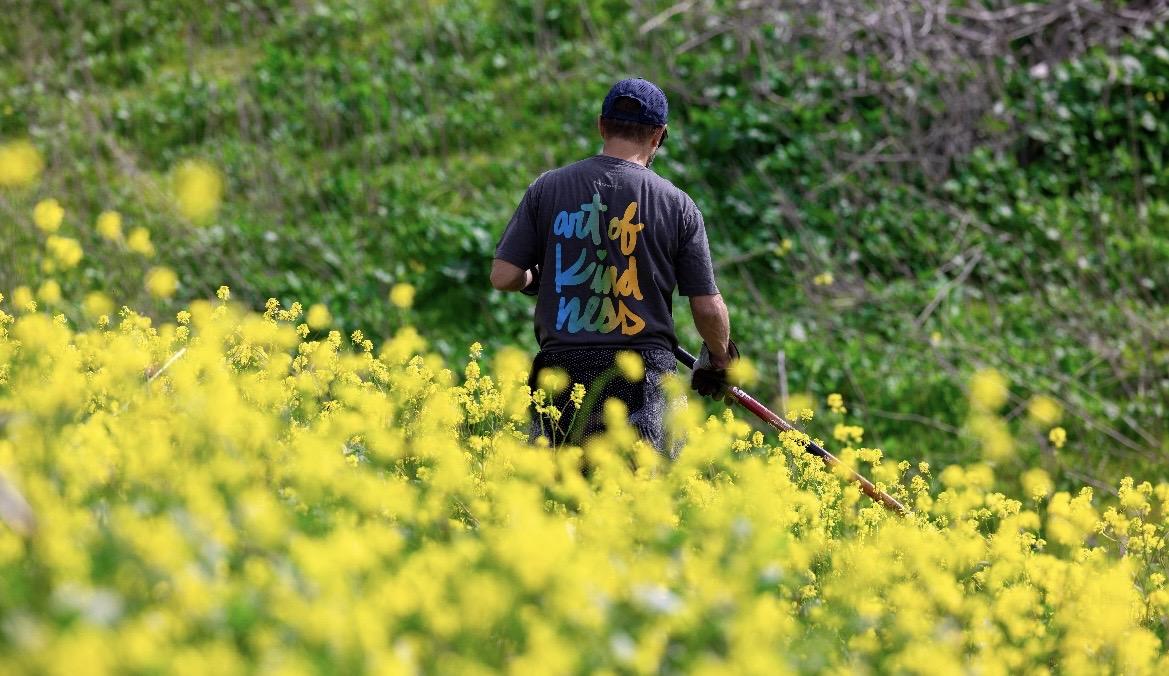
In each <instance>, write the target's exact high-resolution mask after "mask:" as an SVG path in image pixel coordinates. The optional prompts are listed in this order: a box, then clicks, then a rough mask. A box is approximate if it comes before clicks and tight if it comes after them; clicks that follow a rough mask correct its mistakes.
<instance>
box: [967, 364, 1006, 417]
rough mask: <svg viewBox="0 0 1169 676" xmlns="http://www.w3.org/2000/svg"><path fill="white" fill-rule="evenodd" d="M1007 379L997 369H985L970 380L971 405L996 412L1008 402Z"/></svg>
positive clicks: (976, 408) (980, 409)
mask: <svg viewBox="0 0 1169 676" xmlns="http://www.w3.org/2000/svg"><path fill="white" fill-rule="evenodd" d="M1007 395H1008V391H1007V379H1006V378H1004V377H1003V374H1001V373H999V372H998V371H996V370H995V369H983V370H981V371H979V372H977V373H975V374H974V376H973V377H972V378H971V379H970V405H971V406H973V407H974V408H975V410H979V411H994V410H997V409H998V408H999V407H1001V406H1002V405H1003V404H1005V403H1006V402H1007Z"/></svg>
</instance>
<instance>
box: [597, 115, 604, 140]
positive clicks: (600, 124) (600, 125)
mask: <svg viewBox="0 0 1169 676" xmlns="http://www.w3.org/2000/svg"><path fill="white" fill-rule="evenodd" d="M597 133H598V134H600V135H601V140H602V141H603V140H605V121H604V120H602V119H601V116H600V115H598V116H597Z"/></svg>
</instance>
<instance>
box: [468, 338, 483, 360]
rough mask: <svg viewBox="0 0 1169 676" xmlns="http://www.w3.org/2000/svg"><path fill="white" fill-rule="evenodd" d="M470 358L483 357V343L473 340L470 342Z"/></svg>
mask: <svg viewBox="0 0 1169 676" xmlns="http://www.w3.org/2000/svg"><path fill="white" fill-rule="evenodd" d="M470 354H471V359H480V358H482V357H483V343H480V342H479V341H475V342H473V343H471V349H470Z"/></svg>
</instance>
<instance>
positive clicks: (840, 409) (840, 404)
mask: <svg viewBox="0 0 1169 676" xmlns="http://www.w3.org/2000/svg"><path fill="white" fill-rule="evenodd" d="M827 403H828V408H830V409H832V412H833V413H847V412H848V409H847V408H845V407H844V397H842V396H840V394H838V393H836V392H833V393H832V394H830V395H828V400H827Z"/></svg>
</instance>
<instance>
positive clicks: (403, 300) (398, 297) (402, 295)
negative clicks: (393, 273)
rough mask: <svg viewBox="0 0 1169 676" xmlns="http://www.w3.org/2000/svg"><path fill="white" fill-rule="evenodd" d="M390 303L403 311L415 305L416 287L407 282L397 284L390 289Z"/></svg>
mask: <svg viewBox="0 0 1169 676" xmlns="http://www.w3.org/2000/svg"><path fill="white" fill-rule="evenodd" d="M390 302H391V303H393V304H394V305H395V306H397V307H400V308H402V309H406V308H409V307H411V306H412V305H414V285H413V284H410V283H407V282H399V283H397V284H395V285H394V286H393V288H391V289H390Z"/></svg>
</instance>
